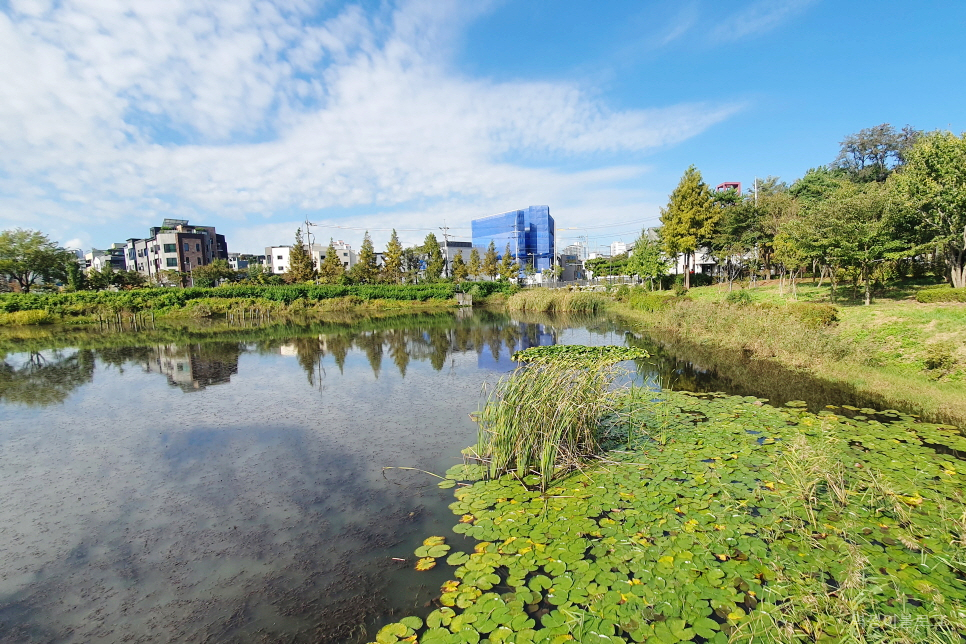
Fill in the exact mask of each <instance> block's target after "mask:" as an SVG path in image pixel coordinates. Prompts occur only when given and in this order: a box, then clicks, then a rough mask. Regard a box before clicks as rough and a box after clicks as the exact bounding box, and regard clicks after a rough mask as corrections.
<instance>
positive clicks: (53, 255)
mask: <svg viewBox="0 0 966 644" xmlns="http://www.w3.org/2000/svg"><path fill="white" fill-rule="evenodd" d="M76 261H77V258H76V257H75V255H74V254H73V253H71V252H69V251H66V250H64V249H63V248H61V247H60V246H58V245H57V243H56V242H53V241H51V240H50V239H49V238H48V237H47V235H45V234H44V233H42V232H40V231H38V230H25V229H23V228H17V229H15V230H5V231H3V232H2V233H0V274H2V275H5V276H6V277H7V278H8V279H10V280H13V281H14V282H16V283H17V284H19V285H20V290H21V291H23V292H24V293H29V292H30V289H31V287H32V286H34V284H36V283H37V280H39V279H42V280H44V281H45V282H50V281H53V280H64V281H66V280H67V266H68V265H69V264H68V263H69V262H76Z"/></svg>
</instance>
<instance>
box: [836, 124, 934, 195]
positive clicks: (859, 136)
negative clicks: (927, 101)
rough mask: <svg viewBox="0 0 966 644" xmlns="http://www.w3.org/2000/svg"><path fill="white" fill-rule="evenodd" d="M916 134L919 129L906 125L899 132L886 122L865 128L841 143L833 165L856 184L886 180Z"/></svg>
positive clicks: (916, 137) (900, 160)
mask: <svg viewBox="0 0 966 644" xmlns="http://www.w3.org/2000/svg"><path fill="white" fill-rule="evenodd" d="M919 136H920V132H918V131H917V130H914V129H913V128H911V127H910V126H908V125H907V126H906V127H904V128H902V129H901V130H898V131H897V130H896V129H895V128H894V127H892V126H891V125H889V124H888V123H883V124H881V125H876V126H874V127H867V128H865V129H864V130H859V131H858V132H856V133H855V134H850V135H848V136H847V137H845V139H844V140H843V141H841V142H840V145H841V149H840V150H839V155H838V156H837V157H836V158H835V161H833V162H832V166H833V167H835V168H841V169H842V170H844V171H845V172H846V174H847V175H848V177H849V178H850V179H851V180H852V181H855V182H857V183H868V182H870V181H876V182H882V181H885V180H886V179H887V178H888V176H889V175H890V174H891V173H892V172H893V170H895V169H896V168H897V167H899V166H901V165H902V164H903V163H905V160H906V156H907V155H908V153H909V151H910V150H911V149H912V147H913V146H914V144H915V142H916V140H917V139H918V138H919Z"/></svg>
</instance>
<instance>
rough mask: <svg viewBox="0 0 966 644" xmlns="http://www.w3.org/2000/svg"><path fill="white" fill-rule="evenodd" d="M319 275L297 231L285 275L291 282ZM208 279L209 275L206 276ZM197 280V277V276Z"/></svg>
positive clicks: (304, 280) (306, 280)
mask: <svg viewBox="0 0 966 644" xmlns="http://www.w3.org/2000/svg"><path fill="white" fill-rule="evenodd" d="M317 276H318V273H317V272H316V270H315V261H313V259H312V254H311V253H310V252H309V249H308V248H306V247H305V243H304V242H303V240H302V229H301V228H299V229H297V230H296V231H295V243H294V244H292V248H291V249H290V250H289V253H288V272H287V273H286V274H285V277H286V278H287V279H288V281H290V282H310V281H312V280H314V279H315V278H316V277H317ZM205 278H206V279H207V276H205ZM195 279H196V281H197V278H195Z"/></svg>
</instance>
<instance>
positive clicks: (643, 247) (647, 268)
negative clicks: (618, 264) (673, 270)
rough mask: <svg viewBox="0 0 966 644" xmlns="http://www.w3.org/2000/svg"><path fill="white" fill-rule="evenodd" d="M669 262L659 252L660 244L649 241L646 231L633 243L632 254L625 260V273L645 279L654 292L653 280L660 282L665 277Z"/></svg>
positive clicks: (655, 241)
mask: <svg viewBox="0 0 966 644" xmlns="http://www.w3.org/2000/svg"><path fill="white" fill-rule="evenodd" d="M669 264H670V262H668V261H667V259H665V258H664V254H663V253H662V252H661V243H660V242H659V241H657V240H653V239H651V238H650V237H649V236H648V234H647V229H646V228H645V229H644V231H643V232H642V233H641V236H640V237H638V238H637V241H636V242H634V254H633V255H631V256H630V257H629V258H628V259H627V271H628V273H629V274H631V275H638V276H640V278H641V279H646V280H647V281H648V284H649V285H650V287H651V290H652V291H653V290H654V280H660V279H661V277H663V276H664V275H667V271H668V268H669Z"/></svg>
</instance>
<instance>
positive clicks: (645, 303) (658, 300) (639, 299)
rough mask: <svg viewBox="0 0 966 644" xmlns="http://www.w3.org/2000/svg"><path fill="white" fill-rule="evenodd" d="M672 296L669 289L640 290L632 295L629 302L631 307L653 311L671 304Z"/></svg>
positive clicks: (648, 311) (647, 311)
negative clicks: (668, 291)
mask: <svg viewBox="0 0 966 644" xmlns="http://www.w3.org/2000/svg"><path fill="white" fill-rule="evenodd" d="M670 300H671V296H670V294H669V293H667V291H651V292H647V291H644V292H638V293H634V294H632V295H631V298H630V300H628V304H629V305H630V307H631V308H634V309H637V310H638V311H644V312H646V313H653V312H654V311H659V310H661V309H663V308H667V307H668V306H669V305H670V303H671V302H670Z"/></svg>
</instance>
